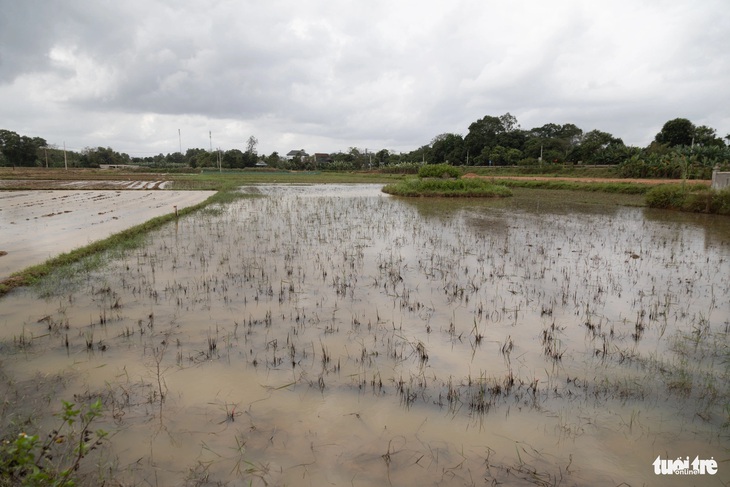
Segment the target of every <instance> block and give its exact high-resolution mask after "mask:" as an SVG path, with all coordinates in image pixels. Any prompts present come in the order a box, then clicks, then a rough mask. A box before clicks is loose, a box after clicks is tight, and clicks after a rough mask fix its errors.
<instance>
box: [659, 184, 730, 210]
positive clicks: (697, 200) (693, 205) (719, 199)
mask: <svg viewBox="0 0 730 487" xmlns="http://www.w3.org/2000/svg"><path fill="white" fill-rule="evenodd" d="M646 205H647V206H648V207H650V208H663V209H672V210H682V211H689V212H693V213H713V214H719V215H730V189H724V190H722V191H715V190H711V189H708V188H698V187H697V186H690V185H679V184H665V185H661V186H656V187H654V188H652V189H650V190H649V191H648V192H647V193H646Z"/></svg>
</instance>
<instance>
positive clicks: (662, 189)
mask: <svg viewBox="0 0 730 487" xmlns="http://www.w3.org/2000/svg"><path fill="white" fill-rule="evenodd" d="M688 192H689V191H688V189H687V188H686V187H685V186H682V185H679V184H663V185H660V186H656V187H654V188H651V189H650V190H649V191H647V192H646V205H647V206H648V207H650V208H664V209H679V208H682V206H683V205H684V200H685V198H686V197H687V194H688Z"/></svg>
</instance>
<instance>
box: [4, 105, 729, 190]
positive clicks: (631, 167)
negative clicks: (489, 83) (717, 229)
mask: <svg viewBox="0 0 730 487" xmlns="http://www.w3.org/2000/svg"><path fill="white" fill-rule="evenodd" d="M724 138H725V139H727V140H728V142H730V135H728V136H726V137H724ZM257 144H258V140H257V139H256V138H255V137H254V136H250V137H249V138H248V140H247V141H246V142H245V148H244V150H240V149H229V150H225V151H221V150H215V151H210V150H206V149H200V148H192V149H188V150H187V151H186V152H185V153H181V152H172V153H168V154H158V155H156V156H151V157H143V158H139V157H130V156H129V155H128V154H124V153H120V152H117V151H115V150H113V149H112V148H110V147H106V148H105V147H97V148H88V147H87V148H86V149H84V150H82V151H80V152H73V151H63V150H61V149H59V148H57V147H55V146H50V145H49V144H47V142H46V141H45V139H43V138H40V137H28V136H21V135H19V134H17V133H15V132H12V131H9V130H0V165H4V166H49V167H58V166H63V165H64V164H67V165H69V166H70V167H99V166H100V165H102V164H120V165H121V164H137V165H145V166H165V167H176V166H177V167H191V168H204V167H211V168H230V169H240V168H247V167H254V166H257V165H264V164H265V165H267V166H270V167H275V168H280V169H298V170H306V169H310V170H311V169H333V170H337V169H342V170H353V169H354V170H358V169H369V168H383V167H389V166H402V165H417V164H450V165H458V166H461V165H468V166H514V165H518V166H541V165H542V166H548V168H549V166H550V165H554V164H584V165H612V166H616V167H617V170H618V172H619V173H620V175H623V176H626V177H676V178H680V177H688V178H707V177H709V174H710V173H711V168H712V167H714V166H715V165H721V166H727V165H728V164H730V147H728V145H727V144H726V143H725V141H724V140H723V138H721V137H719V136H718V135H717V131H716V130H715V129H713V128H710V127H707V126H705V125H701V126H696V125H695V124H693V123H692V122H691V121H690V120H688V119H686V118H676V119H673V120H669V121H667V122H666V123H665V124H664V125H663V126H662V128H661V130H660V131H659V132H658V133H657V134H656V136H655V138H654V140H653V141H652V142H651V143H650V144H649V145H648V146H647V147H643V148H641V147H635V146H627V145H625V144H624V142H623V141H622V140H621V139H620V138H618V137H616V136H614V135H612V134H610V133H607V132H603V131H600V130H591V131H588V132H584V131H583V130H582V129H581V128H579V127H578V126H576V125H574V124H571V123H567V124H562V125H561V124H556V123H548V124H545V125H542V126H541V127H535V128H531V129H522V128H521V127H520V125H519V123H518V121H517V118H516V117H515V116H513V115H511V114H510V113H509V112H508V113H505V114H504V115H500V116H491V115H487V116H485V117H483V118H481V119H479V120H476V121H475V122H473V123H471V124H470V125H469V127H468V131H467V133H466V135H461V134H457V133H444V134H440V135H437V136H436V137H434V138H433V139H432V140H431V142H430V143H428V144H425V145H423V146H421V147H419V148H417V149H415V150H412V151H410V152H406V153H404V152H395V151H389V150H387V149H381V150H378V151H375V152H372V151H368V150H367V149H365V150H361V149H359V148H357V147H351V148H350V149H349V150H348V151H344V152H343V151H340V152H336V153H332V154H327V155H325V157H322V155H321V154H319V155H314V156H305V157H301V156H296V157H294V158H289V159H288V158H285V157H281V156H280V155H279V154H278V152H273V153H271V154H270V155H268V156H265V155H259V154H258V152H257V150H256V147H257Z"/></svg>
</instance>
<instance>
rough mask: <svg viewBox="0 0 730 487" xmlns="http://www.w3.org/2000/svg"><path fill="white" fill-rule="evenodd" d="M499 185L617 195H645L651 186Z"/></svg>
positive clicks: (503, 181)
mask: <svg viewBox="0 0 730 487" xmlns="http://www.w3.org/2000/svg"><path fill="white" fill-rule="evenodd" d="M500 184H504V185H505V186H508V187H510V188H528V189H560V190H570V191H589V192H600V193H618V194H646V192H647V191H648V190H649V189H650V188H651V186H649V185H646V184H640V183H617V182H610V183H601V182H590V183H585V182H579V181H563V180H559V181H532V180H522V179H501V180H500Z"/></svg>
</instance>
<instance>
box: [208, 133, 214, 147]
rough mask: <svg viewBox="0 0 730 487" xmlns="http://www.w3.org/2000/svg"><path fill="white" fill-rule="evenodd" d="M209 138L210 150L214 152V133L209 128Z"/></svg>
mask: <svg viewBox="0 0 730 487" xmlns="http://www.w3.org/2000/svg"><path fill="white" fill-rule="evenodd" d="M208 138H209V139H210V151H211V152H213V133H212V132H211V131H210V130H208Z"/></svg>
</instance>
